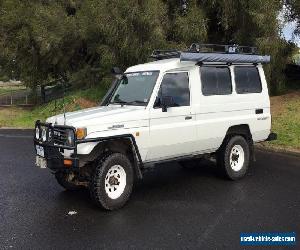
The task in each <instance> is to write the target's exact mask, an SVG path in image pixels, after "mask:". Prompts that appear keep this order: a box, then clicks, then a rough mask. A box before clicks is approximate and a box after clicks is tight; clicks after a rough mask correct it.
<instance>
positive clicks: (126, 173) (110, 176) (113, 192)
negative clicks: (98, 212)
mask: <svg viewBox="0 0 300 250" xmlns="http://www.w3.org/2000/svg"><path fill="white" fill-rule="evenodd" d="M133 180H134V175H133V169H132V165H131V163H130V161H129V160H128V158H127V157H126V156H125V155H123V154H120V153H114V154H111V155H109V156H108V157H105V158H103V159H102V160H100V161H99V162H98V163H97V166H96V167H95V170H94V173H93V175H92V178H91V182H90V194H91V198H92V199H93V200H94V202H95V203H96V204H97V205H98V206H99V207H102V208H104V209H106V210H115V209H118V208H121V207H122V206H124V205H125V203H126V202H127V200H128V199H129V197H130V194H131V192H132V187H133Z"/></svg>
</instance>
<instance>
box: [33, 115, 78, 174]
mask: <svg viewBox="0 0 300 250" xmlns="http://www.w3.org/2000/svg"><path fill="white" fill-rule="evenodd" d="M36 127H39V128H40V130H41V128H44V129H46V131H47V136H46V140H45V141H44V140H42V139H40V137H39V138H37V137H36V135H34V148H35V150H36V153H37V146H40V147H42V148H43V155H42V156H41V157H43V158H44V159H45V160H46V162H47V168H49V169H50V170H52V171H62V170H68V171H79V157H78V155H77V138H76V129H75V128H74V127H70V126H61V125H52V124H49V123H41V122H40V121H37V122H36V125H35V128H36ZM64 130H69V131H72V133H73V138H74V143H73V144H72V145H67V144H58V143H57V141H55V140H54V133H55V132H57V131H64ZM65 150H68V151H69V152H71V153H70V157H65V156H64V155H63V153H64V151H65ZM37 155H38V154H37ZM65 160H69V161H68V162H72V164H68V165H65V164H64V161H65Z"/></svg>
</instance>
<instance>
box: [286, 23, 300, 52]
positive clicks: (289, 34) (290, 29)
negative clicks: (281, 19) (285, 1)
mask: <svg viewBox="0 0 300 250" xmlns="http://www.w3.org/2000/svg"><path fill="white" fill-rule="evenodd" d="M295 29H296V22H288V23H286V24H285V25H284V26H283V30H282V32H283V34H282V35H283V37H284V38H285V39H286V40H287V41H290V40H292V41H293V42H295V43H296V44H298V46H299V47H300V36H297V37H295V36H294V30H295Z"/></svg>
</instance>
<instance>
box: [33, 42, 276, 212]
mask: <svg viewBox="0 0 300 250" xmlns="http://www.w3.org/2000/svg"><path fill="white" fill-rule="evenodd" d="M216 48H219V49H218V50H217V49H216ZM220 48H221V50H222V51H220ZM152 58H154V59H155V61H154V62H151V63H146V64H141V65H137V66H133V67H130V68H128V69H127V70H126V72H125V73H123V72H121V71H120V70H119V69H118V68H114V69H113V73H114V75H115V77H116V80H115V82H114V83H113V85H112V87H111V88H110V90H109V91H108V93H107V94H106V96H105V97H104V99H103V101H102V103H101V105H100V106H99V107H95V108H90V109H86V110H81V111H77V112H71V113H66V114H61V115H57V116H54V117H51V118H49V119H47V121H46V123H42V122H40V121H37V122H36V126H35V138H34V144H35V149H36V153H37V156H36V165H38V166H39V167H41V168H46V167H47V168H49V169H50V170H51V171H52V172H53V173H54V174H55V177H56V179H57V181H58V183H59V184H60V185H62V186H63V187H64V188H66V189H68V190H75V189H78V188H82V187H87V188H89V190H90V194H91V197H92V199H93V200H94V201H95V203H96V204H97V205H99V206H101V207H103V208H105V209H108V210H113V209H117V208H120V207H122V206H123V205H124V204H125V203H126V201H127V200H128V199H129V196H130V194H131V192H132V187H133V183H134V179H135V178H136V177H137V178H142V176H143V171H144V170H146V169H147V168H149V167H153V166H155V165H157V164H158V163H162V162H166V161H174V160H176V161H178V162H179V163H180V164H182V165H185V166H186V165H189V164H190V162H191V159H193V160H194V159H198V158H201V157H215V159H216V161H217V164H218V167H219V169H220V170H221V171H222V172H223V173H224V174H225V176H227V177H228V178H229V179H232V180H236V179H239V178H241V177H243V176H244V175H245V174H246V172H247V170H248V168H249V164H250V163H251V161H252V160H253V159H254V156H253V144H254V143H256V142H262V141H266V140H274V139H276V134H274V133H271V113H270V101H269V94H268V88H267V82H266V78H265V75H264V70H263V67H262V64H263V63H268V62H269V61H270V57H269V56H259V55H257V54H255V49H254V48H252V47H239V46H227V45H222V46H220V45H197V44H193V45H192V46H191V48H190V50H188V51H187V52H179V51H162V50H160V51H155V52H154V53H153V55H152Z"/></svg>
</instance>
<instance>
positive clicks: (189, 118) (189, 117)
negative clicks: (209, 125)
mask: <svg viewBox="0 0 300 250" xmlns="http://www.w3.org/2000/svg"><path fill="white" fill-rule="evenodd" d="M192 119H193V117H192V116H186V117H185V120H186V121H188V120H192Z"/></svg>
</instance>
